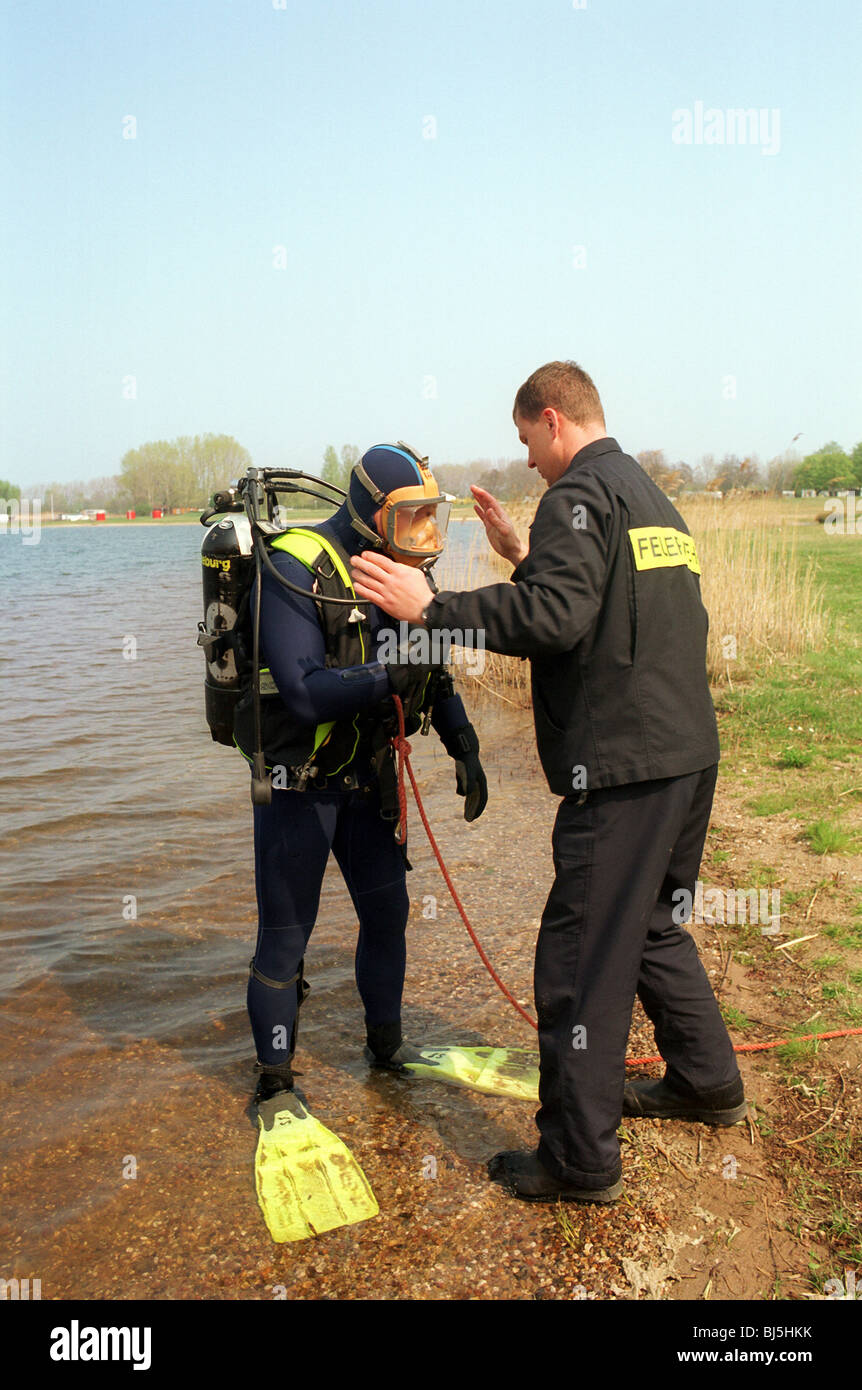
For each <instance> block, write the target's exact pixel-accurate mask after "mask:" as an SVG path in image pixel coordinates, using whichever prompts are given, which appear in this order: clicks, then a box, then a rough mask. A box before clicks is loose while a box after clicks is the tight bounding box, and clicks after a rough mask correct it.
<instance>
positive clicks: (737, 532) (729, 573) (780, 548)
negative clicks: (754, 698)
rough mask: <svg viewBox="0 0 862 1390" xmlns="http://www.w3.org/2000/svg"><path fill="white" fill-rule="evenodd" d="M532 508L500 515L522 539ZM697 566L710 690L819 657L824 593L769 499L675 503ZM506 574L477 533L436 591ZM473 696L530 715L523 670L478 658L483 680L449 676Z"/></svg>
mask: <svg viewBox="0 0 862 1390" xmlns="http://www.w3.org/2000/svg"><path fill="white" fill-rule="evenodd" d="M536 505H537V504H536V501H535V499H528V500H525V501H523V502H515V503H509V504H508V505H507V511H508V513H509V515H510V516H511V518H512V521H513V522H514V525H515V528H516V530H517V531H518V533H519V535H521V536H522V537H524V538H526V535H527V528H528V527H529V525H530V522H531V521H532V519H533V516H534V515H535V510H536ZM679 509H680V511H681V512H682V513H683V515H684V517H685V520H686V523H687V524H688V526H689V529H690V530H691V533H692V535H693V536H694V539H695V543H696V545H697V550H698V555H699V557H700V562H701V569H702V575H701V591H702V594H703V601H704V603H705V605H706V609H707V612H708V613H709V616H710V627H709V640H708V644H707V671H708V674H709V678H710V680H711V682H712V683H713V684H714V685H721V684H724V683H729V684H730V685H731V687H732V683H733V680H734V679H745V678H746V677H750V676H752V675H754V674H756V672H757V671H759V670H762V669H763V668H764V667H765V666H768V665H771V663H772V662H773V661H781V660H782V659H784V658H787V657H791V656H796V655H798V654H800V653H801V652H803V651H806V650H809V649H817V648H819V647H822V646H823V644H824V643H825V641H826V637H827V630H828V623H827V618H826V615H825V613H824V609H823V587H822V585H818V584H817V583H816V580H815V571H814V564H813V561H811V560H809V561H807V562H805V563H803V562H802V561H801V560H800V558H799V555H798V548H797V530H796V527H795V526H794V524H793V519H794V518H793V515H792V514H791V513H789V512H788V510H787V509H786V508H785V507H783V506H782V504H781V501H780V499H778V498H774V497H758V496H751V495H750V494H747V493H730V494H728V495H727V496H726V497H724V498H723V499H721V500H716V499H713V498H707V497H703V496H701V495H699V494H691V495H689V496H687V497H684V498H683V499H682V500H681V501H680V503H679ZM510 574H511V566H510V565H509V564H508V563H507V562H506V561H504V560H502V559H500V557H499V556H497V555H495V554H494V552H493V551H491V550H490V547H489V546H488V544H487V542H486V540H485V534H484V532H483V530H482V529H481V527H478V528H477V530H476V534H475V536H474V537H473V540H472V543H471V546H470V549H469V551H468V552H467V553H466V555H465V554H463V553H462V554H461V555H459V556H456V555H454V554H453V553H451V552H449V553H448V554H447V555H446V556H445V557H444V559H443V560H442V561H441V566H440V574H439V576H438V582H439V583H440V587H441V588H448V589H474V588H479V587H480V586H481V585H484V584H496V583H500V582H504V581H506V580H507V579H508V577H509V575H510ZM454 674H455V675H456V676H457V678H458V681H459V683H461V684H462V685H463V686H464V688H465V689H468V690H469V691H470V693H471V694H474V693H478V692H479V691H485V692H487V693H488V694H490V695H492V696H494V697H495V698H497V699H498V700H501V701H503V702H504V703H507V704H511V705H514V706H517V707H518V708H521V709H527V708H529V705H530V669H529V663H528V662H526V661H522V660H521V659H520V658H518V657H509V656H500V655H499V654H498V653H497V652H486V653H485V665H484V670H483V671H482V672H481V674H479V675H477V674H471V672H470V668H469V666H468V665H458V664H456V665H455V667H454Z"/></svg>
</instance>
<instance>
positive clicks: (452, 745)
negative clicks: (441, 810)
mask: <svg viewBox="0 0 862 1390" xmlns="http://www.w3.org/2000/svg"><path fill="white" fill-rule="evenodd" d="M443 747H444V748H445V749H446V752H447V753H448V754H449V757H450V758H454V759H455V778H456V780H455V790H456V791H457V793H458V795H459V796H463V797H465V798H466V799H465V801H464V819H465V820H466V821H471V820H478V818H479V816H481V814H482V812H483V811H484V809H485V807H486V806H487V804H488V780H487V778H486V777H485V773H484V771H483V768H482V764H481V763H480V762H479V739H478V737H477V735H476V730H475V729H474V728H473V725H472V724H464V725H463V727H462V728H460V729H455V730H454V732H453V733H451V734H447V736H446V737H445V738H444V739H443Z"/></svg>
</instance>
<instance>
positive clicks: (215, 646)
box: [197, 445, 436, 806]
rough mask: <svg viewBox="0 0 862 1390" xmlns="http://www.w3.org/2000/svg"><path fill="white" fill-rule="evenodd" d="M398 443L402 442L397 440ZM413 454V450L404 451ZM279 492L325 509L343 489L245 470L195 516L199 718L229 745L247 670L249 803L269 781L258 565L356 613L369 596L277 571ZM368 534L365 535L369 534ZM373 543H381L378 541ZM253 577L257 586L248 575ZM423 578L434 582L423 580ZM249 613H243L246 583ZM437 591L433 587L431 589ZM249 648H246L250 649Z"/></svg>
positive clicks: (287, 585)
mask: <svg viewBox="0 0 862 1390" xmlns="http://www.w3.org/2000/svg"><path fill="white" fill-rule="evenodd" d="M399 447H403V448H404V449H406V448H407V446H406V445H404V446H399ZM409 452H410V454H411V456H412V457H414V458H415V459H416V460H417V466H418V462H419V460H418V455H415V454H413V451H412V450H410V451H409ZM280 493H288V494H291V493H304V494H307V495H308V496H309V497H312V498H314V499H315V501H316V502H324V503H326V504H328V505H329V506H331V507H339V506H340V505H341V504H342V503H343V502H344V501H345V500H346V497H347V494H346V493H345V491H344V489H343V488H340V487H337V486H336V485H335V484H334V483H329V482H326V481H325V479H323V478H317V477H315V476H314V475H313V474H310V473H304V472H302V470H301V469H298V468H254V467H250V468H248V469H247V470H246V472H245V474H244V475H243V477H242V478H240V479H239V480H238V481H237V482H236V483H234V484H233V485H232V486H230V487H228V488H226V489H224V491H222V492H217V493H216V494H215V496H214V497H213V502H212V506H211V507H209V508H207V510H205V511H204V513H203V514H202V516H201V519H200V520H201V525H202V526H206V527H207V528H208V529H207V534H206V536H205V537H204V540H203V543H202V545H201V567H202V570H203V598H204V619H203V622H199V623H198V639H197V640H198V646H200V647H202V648H203V650H204V657H205V659H206V667H207V671H206V680H205V682H204V694H205V700H206V717H207V723H208V725H209V728H210V733H211V735H212V738H213V740H214V741H215V742H216V743H223V744H226V745H227V746H228V747H231V748H232V747H234V745H235V739H234V712H235V710H236V707H237V705H238V704H239V701H240V698H241V697H242V695H243V693H244V690H245V686H246V682H247V678H248V675H249V672H251V697H252V716H253V721H254V746H255V752H254V756H253V759H252V781H251V799H252V803H253V804H254V805H255V806H262V805H267V804H269V802H270V801H271V799H272V783H271V779H270V776H269V773H268V771H267V768H266V762H265V756H264V748H263V735H262V722H261V721H262V716H261V698H260V661H259V650H260V597H261V578H262V575H263V571H264V570H266V571H267V573H268V574H269V575H270V576H271V577H272V578H273V579H274V580H275V581H276V582H277V583H278V584H279V585H281V587H282V588H284V589H286V590H287V591H288V592H290V593H294V594H299V595H301V596H302V597H303V598H310V599H313V600H314V602H315V603H317V604H321V603H325V604H327V605H334V606H336V607H343V606H345V605H346V606H348V607H349V608H350V609H351V612H354V611H356V610H358V611H359V613H360V614H361V613H362V608H363V606H370V601H369V600H367V599H366V600H362V599H357V598H356V597H355V596H353V597H350V598H341V597H338V596H337V595H334V594H325V593H321V592H320V588H319V586H318V585H315V588H314V589H313V590H312V589H306V588H303V587H302V586H301V585H298V584H294V583H293V582H292V581H291V580H289V579H287V578H286V577H285V576H284V575H283V574H281V573H280V571H279V570H277V569H276V567H275V565H274V564H273V562H272V559H271V557H270V554H269V546H268V543H271V542H272V540H273V539H274V538H275V537H277V536H279V535H281V534H282V533H283V532H284V531H285V530H287V529H288V526H287V523H286V522H285V521H283V520H282V517H281V515H280V512H279V506H278V496H279V494H280ZM369 534H370V533H369ZM377 544H378V545H379V546H380V547H381V548H382V546H383V542H382V541H380V540H378V542H377ZM255 579H256V580H257V584H256V586H255V585H254V580H255ZM429 582H431V583H432V585H433V581H432V580H431V579H430V574H429ZM253 587H254V588H255V594H256V601H255V604H254V612H253V613H252V614H248V608H249V600H250V597H251V592H252V588H253ZM435 592H436V587H435ZM249 648H250V650H249Z"/></svg>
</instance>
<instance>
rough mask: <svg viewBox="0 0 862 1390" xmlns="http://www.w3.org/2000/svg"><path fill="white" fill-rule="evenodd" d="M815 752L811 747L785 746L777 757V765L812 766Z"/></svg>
mask: <svg viewBox="0 0 862 1390" xmlns="http://www.w3.org/2000/svg"><path fill="white" fill-rule="evenodd" d="M813 761H814V754H813V753H812V752H811V750H810V749H805V748H785V749H784V750H783V751H782V752H781V753H779V755H778V757H777V758H776V759H775V763H776V766H777V767H810V766H811V764H812V762H813Z"/></svg>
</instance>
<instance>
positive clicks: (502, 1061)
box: [404, 1047, 539, 1101]
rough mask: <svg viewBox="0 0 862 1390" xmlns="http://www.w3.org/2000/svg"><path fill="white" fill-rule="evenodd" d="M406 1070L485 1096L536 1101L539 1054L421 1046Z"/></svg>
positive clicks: (513, 1049) (522, 1050)
mask: <svg viewBox="0 0 862 1390" xmlns="http://www.w3.org/2000/svg"><path fill="white" fill-rule="evenodd" d="M419 1053H420V1057H421V1059H422V1060H421V1061H419V1062H405V1063H404V1065H405V1067H406V1068H407V1070H408V1071H411V1072H413V1074H414V1075H416V1076H425V1077H429V1078H430V1079H431V1080H433V1081H447V1082H449V1084H450V1085H452V1086H467V1087H469V1089H470V1090H471V1091H482V1092H483V1093H484V1094H485V1095H487V1096H509V1097H511V1099H513V1100H532V1101H536V1100H538V1099H539V1054H538V1052H529V1051H528V1050H527V1049H526V1048H522V1047H422V1048H420V1049H419Z"/></svg>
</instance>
